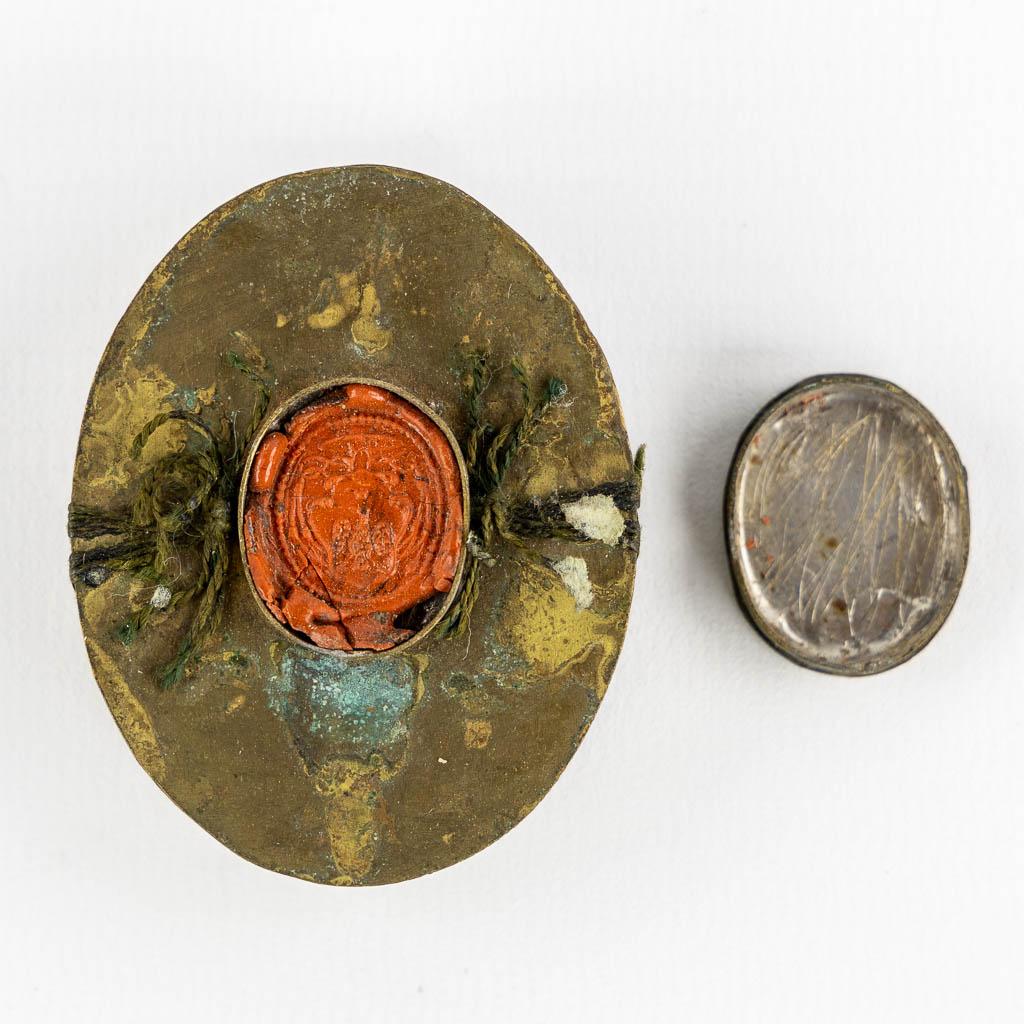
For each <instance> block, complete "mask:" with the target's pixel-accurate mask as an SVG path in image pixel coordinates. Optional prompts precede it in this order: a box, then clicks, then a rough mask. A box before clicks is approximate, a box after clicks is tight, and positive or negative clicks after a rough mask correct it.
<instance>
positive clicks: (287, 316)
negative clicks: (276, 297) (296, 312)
mask: <svg viewBox="0 0 1024 1024" xmlns="http://www.w3.org/2000/svg"><path fill="white" fill-rule="evenodd" d="M291 318H292V315H291V313H278V314H277V326H278V327H284V326H285V325H286V324H287V323H289V322H290V321H291Z"/></svg>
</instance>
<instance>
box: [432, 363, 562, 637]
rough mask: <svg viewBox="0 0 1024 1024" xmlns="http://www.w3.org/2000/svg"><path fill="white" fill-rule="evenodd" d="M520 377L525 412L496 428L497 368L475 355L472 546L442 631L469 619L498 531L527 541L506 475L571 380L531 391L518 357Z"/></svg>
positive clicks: (461, 628)
mask: <svg viewBox="0 0 1024 1024" xmlns="http://www.w3.org/2000/svg"><path fill="white" fill-rule="evenodd" d="M511 369H512V373H513V375H514V376H515V377H516V379H517V380H518V381H519V385H520V390H521V393H522V401H523V414H522V415H521V416H520V417H519V419H517V420H513V421H511V422H510V423H506V424H505V425H504V426H503V427H501V428H495V427H493V426H491V425H486V424H484V423H483V422H482V419H481V414H480V401H481V397H482V395H483V393H484V391H485V390H486V388H487V385H488V384H489V383H490V381H491V374H490V372H489V371H488V369H487V365H486V361H485V358H484V356H483V354H482V353H477V354H475V355H473V356H472V357H471V362H470V383H469V388H468V389H467V393H466V405H467V408H468V411H469V438H468V440H467V442H466V451H465V456H466V471H467V475H468V476H469V481H470V513H469V515H470V529H471V533H470V550H469V555H468V558H469V564H468V567H467V569H466V577H465V580H464V582H463V586H462V591H461V593H460V594H459V598H458V600H457V601H456V602H455V603H454V604H453V605H452V606H451V608H449V609H448V612H447V614H446V615H445V617H444V618H443V619H442V620H441V622H440V623H439V625H438V627H437V632H438V636H441V637H448V636H456V637H457V636H461V635H462V634H463V633H464V632H465V631H466V628H467V626H468V625H469V614H470V612H471V611H472V609H473V605H474V604H475V603H476V599H477V596H478V595H479V590H480V581H479V563H480V562H481V561H491V558H490V555H489V554H487V551H488V548H489V547H490V545H491V543H492V540H493V537H494V535H495V534H496V533H497V534H498V535H499V536H501V537H504V538H505V539H506V540H508V541H510V542H511V543H513V544H515V545H517V546H519V547H524V545H523V542H522V541H521V540H520V538H519V537H517V536H516V535H515V534H514V533H512V532H510V531H509V529H508V527H507V524H506V520H505V515H504V509H503V505H502V503H501V501H500V500H499V496H500V492H501V487H502V484H503V482H504V480H505V476H506V474H507V473H508V471H509V468H510V467H511V466H512V463H513V461H514V460H515V456H516V454H517V453H518V452H519V450H520V449H521V448H522V446H523V445H524V444H525V443H526V442H527V441H528V440H529V438H530V435H531V434H532V433H533V431H534V430H535V429H536V428H537V427H538V426H539V425H540V423H541V422H542V420H543V419H544V417H545V415H547V412H548V410H549V409H550V408H551V405H552V403H553V402H555V401H556V400H558V399H560V398H562V397H564V395H565V394H566V391H567V388H566V386H565V382H564V381H562V380H561V379H560V378H558V377H552V378H551V380H549V381H548V383H547V387H546V388H545V390H544V393H543V394H542V396H541V397H540V398H537V399H535V398H534V397H533V396H532V394H531V392H530V387H529V383H528V381H527V379H526V373H525V371H524V370H523V368H522V365H521V364H520V363H519V362H518V361H514V362H513V363H512V366H511Z"/></svg>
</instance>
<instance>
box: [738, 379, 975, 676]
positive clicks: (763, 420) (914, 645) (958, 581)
mask: <svg viewBox="0 0 1024 1024" xmlns="http://www.w3.org/2000/svg"><path fill="white" fill-rule="evenodd" d="M835 384H849V385H854V386H862V387H866V388H871V389H875V390H877V391H879V392H888V393H889V394H890V395H893V396H897V397H898V398H899V399H900V400H901V401H903V402H905V403H907V404H908V405H909V406H910V407H911V408H913V410H914V411H915V412H916V413H917V414H918V415H919V416H920V417H921V419H922V421H923V422H924V423H926V424H927V426H928V428H929V430H930V431H931V432H932V434H933V435H934V437H935V438H936V440H937V441H938V442H939V444H940V445H941V447H942V449H943V451H944V454H945V455H946V456H947V458H948V461H949V465H950V468H951V469H952V470H953V472H954V476H955V481H956V491H957V494H958V509H959V512H960V530H959V536H958V542H959V544H960V546H961V550H962V557H961V559H960V564H959V569H958V572H957V574H956V577H955V579H953V580H952V581H951V585H950V586H949V587H948V589H947V594H946V597H945V599H944V601H943V602H942V604H941V606H940V608H939V611H938V614H936V615H935V616H934V617H933V619H932V621H931V622H930V623H929V624H928V625H927V626H926V628H924V629H923V630H922V631H921V632H920V634H919V635H917V636H916V637H915V638H914V639H913V640H912V641H911V642H909V643H907V644H906V645H905V647H904V649H902V650H901V651H900V652H899V654H898V656H895V657H890V658H886V657H884V656H882V657H879V658H877V659H875V660H873V661H870V662H867V663H864V664H846V665H844V664H833V665H830V664H825V663H823V662H822V661H821V660H820V659H818V660H816V659H814V658H812V657H810V656H808V655H806V654H804V653H803V652H802V651H801V650H800V649H799V648H798V647H796V646H795V645H791V644H787V643H786V642H785V638H784V637H783V636H782V635H781V634H780V633H779V632H778V631H777V630H775V629H774V628H773V627H772V626H771V624H770V623H769V622H768V621H767V620H766V619H765V618H764V617H763V616H762V615H761V614H760V612H759V611H758V608H757V606H756V603H755V602H754V600H753V599H752V596H751V594H750V591H749V588H748V585H747V577H746V574H745V573H744V571H743V566H742V560H741V559H742V553H741V551H740V549H739V546H738V537H737V529H736V526H735V517H736V515H737V507H736V492H737V485H738V483H739V479H740V475H741V473H742V471H743V464H744V459H745V456H746V454H747V452H748V450H749V448H750V445H751V443H752V442H753V440H754V439H755V437H757V436H758V435H759V434H760V433H761V432H762V429H763V427H764V426H765V424H767V423H768V422H769V421H770V420H771V419H772V418H773V417H774V416H775V415H776V414H777V413H778V412H779V411H780V410H781V409H782V408H783V407H784V406H786V405H787V404H790V403H792V401H793V400H794V399H795V398H796V397H797V396H799V395H800V394H801V393H803V392H806V391H809V390H814V389H817V388H821V387H827V386H830V385H835ZM723 511H724V516H723V523H724V529H725V542H726V551H727V554H728V558H729V569H730V573H731V575H732V580H733V587H734V589H735V592H736V596H737V599H738V601H739V604H740V607H741V609H742V611H743V613H744V614H745V616H746V617H747V619H748V620H749V621H750V623H751V624H752V625H753V626H754V628H755V629H756V631H757V632H758V634H759V635H760V636H761V637H762V639H764V640H765V641H766V642H767V643H768V644H769V645H770V646H771V647H772V649H773V650H775V651H776V652H778V653H779V654H781V655H783V656H784V657H786V658H788V659H789V660H790V661H792V662H795V663H796V664H798V665H800V666H802V667H803V668H808V669H811V670H813V671H815V672H821V673H823V674H826V675H838V676H867V675H876V674H878V673H880V672H886V671H888V670H890V669H893V668H896V667H897V666H899V665H902V664H903V663H904V662H906V661H909V660H910V659H911V658H913V657H914V656H915V655H917V654H919V653H920V652H921V651H922V650H923V649H924V648H925V647H926V646H927V645H928V644H929V643H930V642H931V640H932V639H933V638H934V637H935V635H936V633H938V631H939V630H940V629H941V628H942V626H943V625H944V624H945V622H946V620H947V619H948V617H949V614H950V612H951V611H952V609H953V606H954V604H955V603H956V600H957V597H958V596H959V593H960V588H961V585H962V583H963V579H964V575H965V573H966V570H967V561H968V557H969V554H970V506H969V500H968V491H967V470H966V469H965V468H964V465H963V462H962V461H961V459H960V455H959V452H958V451H957V449H956V446H955V445H954V444H953V441H952V439H951V438H950V436H949V434H947V433H946V431H945V429H944V428H943V426H942V424H941V423H939V421H938V419H936V417H935V416H934V414H933V413H932V412H931V411H930V410H929V409H928V408H927V407H926V406H925V405H923V404H922V403H921V402H920V401H918V399H916V398H915V397H914V396H913V395H911V394H910V393H909V392H907V391H905V390H904V389H903V388H901V387H899V386H898V385H896V384H893V383H892V382H891V381H888V380H885V379H882V378H879V377H872V376H870V375H867V374H859V373H825V374H815V375H812V376H810V377H805V378H804V379H803V380H801V381H798V382H797V383H796V384H794V385H793V386H791V387H789V388H787V389H786V390H785V391H782V392H780V393H779V394H777V395H776V396H775V397H774V398H772V399H771V400H770V401H768V402H767V403H766V404H765V405H764V406H762V408H761V409H760V410H759V411H758V412H757V414H756V415H755V416H754V418H753V419H752V420H751V421H750V424H749V425H748V426H747V427H746V429H745V430H744V431H743V433H742V434H741V436H740V440H739V443H738V444H737V446H736V450H735V452H734V454H733V457H732V462H731V464H730V467H729V475H728V479H727V482H726V488H725V501H724V509H723Z"/></svg>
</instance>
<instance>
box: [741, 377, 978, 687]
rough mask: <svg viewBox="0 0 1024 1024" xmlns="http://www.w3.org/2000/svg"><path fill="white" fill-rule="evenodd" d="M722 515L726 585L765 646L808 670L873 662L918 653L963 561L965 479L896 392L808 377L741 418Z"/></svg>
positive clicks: (939, 438)
mask: <svg viewBox="0 0 1024 1024" xmlns="http://www.w3.org/2000/svg"><path fill="white" fill-rule="evenodd" d="M725 525H726V539H727V544H728V549H729V559H730V563H731V567H732V573H733V577H734V580H735V583H736V590H737V594H738V596H739V598H740V601H741V603H742V605H743V607H744V609H745V610H746V611H747V613H748V614H749V616H750V618H751V620H752V621H753V623H754V625H755V626H756V627H757V628H758V629H759V630H760V631H761V633H762V634H763V635H764V636H765V638H766V639H767V640H768V641H769V642H770V643H771V644H772V645H773V646H774V647H776V648H777V649H778V650H779V651H781V652H782V653H783V654H785V655H787V656H789V657H790V658H792V659H793V660H794V661H797V662H799V663H800V664H802V665H805V666H807V667H808V668H812V669H817V670H819V671H822V672H830V673H835V674H839V675H867V674H870V673H873V672H882V671H884V670H886V669H889V668H892V667H893V666H895V665H899V664H900V663H902V662H904V661H906V660H907V659H908V658H910V657H912V656H913V655H914V654H916V653H917V652H918V651H920V650H921V648H923V647H924V646H925V644H927V643H928V641H929V640H931V638H932V637H933V636H934V635H935V633H936V632H937V631H938V629H939V627H940V626H941V625H942V624H943V622H944V621H945V620H946V617H947V616H948V615H949V612H950V610H951V609H952V607H953V603H954V601H955V600H956V596H957V593H958V591H959V589H960V584H961V581H962V580H963V576H964V570H965V568H966V565H967V551H968V541H969V534H970V525H969V514H968V504H967V476H966V473H965V471H964V468H963V466H962V465H961V462H960V458H959V456H958V455H957V452H956V449H955V448H954V446H953V443H952V441H950V439H949V437H948V436H947V434H946V432H945V431H944V430H943V429H942V427H941V426H940V425H939V423H938V421H937V420H936V419H935V417H934V416H933V415H932V414H931V413H930V412H929V411H928V410H927V409H925V408H924V406H922V405H921V403H920V402H918V401H916V400H915V399H914V398H912V397H911V396H910V395H908V394H907V393H906V392H905V391H903V390H901V389H900V388H898V387H896V386H895V385H894V384H890V383H888V382H886V381H882V380H876V379H874V378H871V377H864V376H858V375H854V374H833V375H827V376H821V377H815V378H811V379H809V380H806V381H804V382H802V383H800V384H798V385H796V387H794V388H792V389H791V390H789V391H787V392H786V393H785V394H783V395H781V396H780V397H779V398H777V399H775V400H774V401H772V402H771V403H769V404H768V405H767V406H766V407H765V409H763V410H762V411H761V412H760V413H759V414H758V416H757V417H756V418H755V420H754V422H753V423H752V424H751V425H750V427H749V429H748V430H747V432H746V434H745V435H744V437H743V439H742V440H741V442H740V444H739V447H738V449H737V451H736V456H735V458H734V461H733V465H732V470H731V473H730V476H729V483H728V488H727V492H726V524H725Z"/></svg>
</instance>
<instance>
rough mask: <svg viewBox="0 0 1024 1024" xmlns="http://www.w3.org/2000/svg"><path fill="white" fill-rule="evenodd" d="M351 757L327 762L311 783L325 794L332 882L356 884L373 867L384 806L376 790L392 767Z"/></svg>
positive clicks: (383, 822) (385, 819) (392, 771)
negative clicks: (332, 862) (332, 865)
mask: <svg viewBox="0 0 1024 1024" xmlns="http://www.w3.org/2000/svg"><path fill="white" fill-rule="evenodd" d="M377 760H379V759H377V758H373V759H371V761H370V762H369V763H367V762H364V761H357V760H355V759H344V760H338V761H331V762H329V763H328V764H326V765H324V767H323V768H321V769H320V771H319V772H318V773H317V775H316V778H315V779H314V784H315V786H316V788H317V790H318V791H319V792H320V793H321V794H323V795H324V796H325V797H327V806H326V810H325V824H326V827H327V836H328V839H329V840H330V844H331V857H332V858H333V860H334V866H335V868H336V870H337V872H338V873H337V875H336V876H335V877H334V878H333V879H331V881H332V882H333V884H335V885H358V884H359V882H360V881H361V880H362V879H363V878H364V877H365V876H366V874H367V872H369V870H370V868H371V867H372V866H373V857H374V853H375V852H376V849H377V838H378V835H379V829H380V828H382V827H385V826H386V821H387V808H386V806H385V804H384V799H383V797H381V796H380V794H379V792H378V790H379V787H380V784H381V783H382V782H384V781H386V780H387V779H389V778H391V776H392V775H393V774H394V772H395V768H394V767H393V766H388V765H386V764H377V763H374V762H375V761H377Z"/></svg>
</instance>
